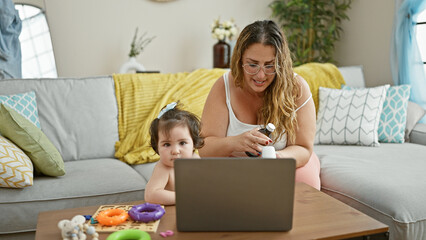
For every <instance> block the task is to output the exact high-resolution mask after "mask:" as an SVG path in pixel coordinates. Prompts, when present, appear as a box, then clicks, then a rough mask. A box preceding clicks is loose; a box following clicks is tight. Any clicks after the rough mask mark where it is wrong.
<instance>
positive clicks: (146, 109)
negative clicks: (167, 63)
mask: <svg viewBox="0 0 426 240" xmlns="http://www.w3.org/2000/svg"><path fill="white" fill-rule="evenodd" d="M225 72H226V70H223V69H198V70H195V71H193V72H191V73H175V74H115V75H113V78H114V82H115V92H116V96H117V104H118V133H119V141H118V142H117V143H116V144H115V157H116V158H118V159H120V160H121V161H124V162H127V163H129V164H140V163H146V162H154V161H157V160H158V159H159V156H158V155H157V154H156V153H155V152H154V150H152V148H151V146H150V136H149V127H150V125H151V122H152V120H154V119H155V118H156V117H157V115H158V113H159V112H160V110H161V108H162V107H164V106H165V105H167V104H168V103H170V102H174V101H178V100H179V101H180V102H181V103H182V104H183V108H184V109H185V110H187V111H190V112H192V113H194V114H196V115H197V116H199V117H201V114H202V111H203V107H204V102H205V100H206V98H207V95H208V93H209V92H210V89H211V87H212V86H213V83H214V82H215V81H216V80H217V79H218V78H219V77H220V76H221V75H223V74H224V73H225Z"/></svg>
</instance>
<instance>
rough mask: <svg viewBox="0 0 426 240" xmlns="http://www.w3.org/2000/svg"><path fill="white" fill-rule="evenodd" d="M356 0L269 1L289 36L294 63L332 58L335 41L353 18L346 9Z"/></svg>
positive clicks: (273, 15)
mask: <svg viewBox="0 0 426 240" xmlns="http://www.w3.org/2000/svg"><path fill="white" fill-rule="evenodd" d="M351 2H352V0H275V1H273V2H272V3H270V4H269V7H270V8H271V9H272V17H275V18H277V20H278V22H279V24H280V25H281V28H282V29H283V30H284V33H285V34H286V36H287V40H288V43H289V48H290V51H291V52H292V53H293V55H294V56H293V62H294V66H298V65H301V64H304V63H308V62H323V63H325V62H330V63H335V60H334V59H333V52H334V43H335V42H336V41H337V40H339V39H340V34H341V32H342V31H343V30H342V28H341V26H340V25H341V23H342V21H343V20H345V19H346V20H349V17H348V16H347V15H346V11H347V10H348V9H349V8H350V5H351Z"/></svg>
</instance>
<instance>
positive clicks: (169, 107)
mask: <svg viewBox="0 0 426 240" xmlns="http://www.w3.org/2000/svg"><path fill="white" fill-rule="evenodd" d="M176 105H177V102H172V103H169V104H167V106H166V107H165V108H163V109H161V111H160V113H159V114H158V117H157V118H158V119H160V118H161V116H163V114H165V113H166V112H167V111H169V110H172V109H173V108H175V107H176Z"/></svg>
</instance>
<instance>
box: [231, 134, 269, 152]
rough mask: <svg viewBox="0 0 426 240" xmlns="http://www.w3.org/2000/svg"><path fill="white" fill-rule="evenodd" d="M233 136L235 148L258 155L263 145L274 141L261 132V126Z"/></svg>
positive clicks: (238, 150)
mask: <svg viewBox="0 0 426 240" xmlns="http://www.w3.org/2000/svg"><path fill="white" fill-rule="evenodd" d="M232 138H233V145H234V149H235V150H236V151H237V152H251V153H253V154H255V155H258V156H260V154H261V153H262V147H261V146H266V145H268V144H270V143H272V139H270V138H269V137H267V136H266V135H265V134H263V133H261V132H259V128H253V129H252V130H250V131H247V132H244V133H242V134H240V135H237V136H234V137H232Z"/></svg>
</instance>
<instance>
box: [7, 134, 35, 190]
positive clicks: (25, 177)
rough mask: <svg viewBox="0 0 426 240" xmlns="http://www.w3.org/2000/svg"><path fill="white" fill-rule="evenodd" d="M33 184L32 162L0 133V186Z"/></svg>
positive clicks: (12, 186) (26, 185)
mask: <svg viewBox="0 0 426 240" xmlns="http://www.w3.org/2000/svg"><path fill="white" fill-rule="evenodd" d="M32 185H33V163H32V162H31V159H30V158H29V157H28V156H27V155H25V153H24V152H23V151H22V150H21V149H19V148H18V147H17V146H16V145H15V144H13V143H12V142H11V141H9V140H8V139H7V138H5V137H3V136H1V135H0V187H9V188H24V187H28V186H32Z"/></svg>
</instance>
